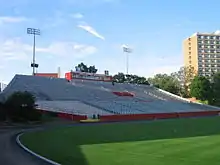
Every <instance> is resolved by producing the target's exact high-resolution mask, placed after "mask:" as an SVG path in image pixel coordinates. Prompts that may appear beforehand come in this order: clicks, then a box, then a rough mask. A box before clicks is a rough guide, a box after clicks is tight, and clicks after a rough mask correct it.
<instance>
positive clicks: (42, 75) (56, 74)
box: [35, 73, 58, 78]
mask: <svg viewBox="0 0 220 165" xmlns="http://www.w3.org/2000/svg"><path fill="white" fill-rule="evenodd" d="M35 76H41V77H54V78H58V73H35Z"/></svg>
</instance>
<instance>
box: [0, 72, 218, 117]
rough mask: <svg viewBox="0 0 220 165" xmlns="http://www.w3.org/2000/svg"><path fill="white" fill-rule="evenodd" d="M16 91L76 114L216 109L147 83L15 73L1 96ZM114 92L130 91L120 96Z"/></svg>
mask: <svg viewBox="0 0 220 165" xmlns="http://www.w3.org/2000/svg"><path fill="white" fill-rule="evenodd" d="M16 91H29V92H31V93H33V95H34V96H35V97H36V99H37V104H38V107H39V108H40V109H43V110H47V111H54V112H64V113H68V114H76V115H86V116H92V115H94V114H95V115H103V116H105V115H126V114H151V113H173V112H196V111H215V110H217V109H218V108H216V107H210V106H206V105H199V104H196V103H192V102H189V101H188V100H186V99H183V98H180V97H177V96H175V95H172V94H169V93H167V92H165V91H162V90H160V89H157V88H155V87H152V86H147V85H136V84H118V83H116V84H115V85H112V83H111V82H103V81H91V80H79V79H73V80H71V81H67V80H66V79H62V78H51V77H39V76H27V75H15V77H14V78H13V79H12V81H11V82H10V83H9V84H8V86H7V87H6V88H5V90H4V91H3V92H2V93H1V95H0V98H1V99H4V98H6V97H8V96H9V95H11V94H12V93H13V92H16ZM117 92H127V93H132V94H133V95H132V96H124V97H122V96H119V95H117V94H116V93H117Z"/></svg>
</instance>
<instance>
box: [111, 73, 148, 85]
mask: <svg viewBox="0 0 220 165" xmlns="http://www.w3.org/2000/svg"><path fill="white" fill-rule="evenodd" d="M113 79H114V81H116V82H118V83H124V82H128V83H132V84H145V85H149V83H148V81H147V79H146V78H145V77H139V76H138V75H132V74H126V75H125V74H124V73H118V74H116V75H114V76H113Z"/></svg>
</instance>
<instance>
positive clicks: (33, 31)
mask: <svg viewBox="0 0 220 165" xmlns="http://www.w3.org/2000/svg"><path fill="white" fill-rule="evenodd" d="M27 34H31V35H34V44H33V62H32V63H31V67H32V68H33V76H34V75H35V68H38V66H39V65H38V64H36V63H35V61H36V60H35V54H36V52H35V47H36V35H38V36H39V35H40V29H35V28H27Z"/></svg>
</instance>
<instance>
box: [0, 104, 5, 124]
mask: <svg viewBox="0 0 220 165" xmlns="http://www.w3.org/2000/svg"><path fill="white" fill-rule="evenodd" d="M5 120H6V110H5V107H4V104H3V103H2V102H0V121H5Z"/></svg>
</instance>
